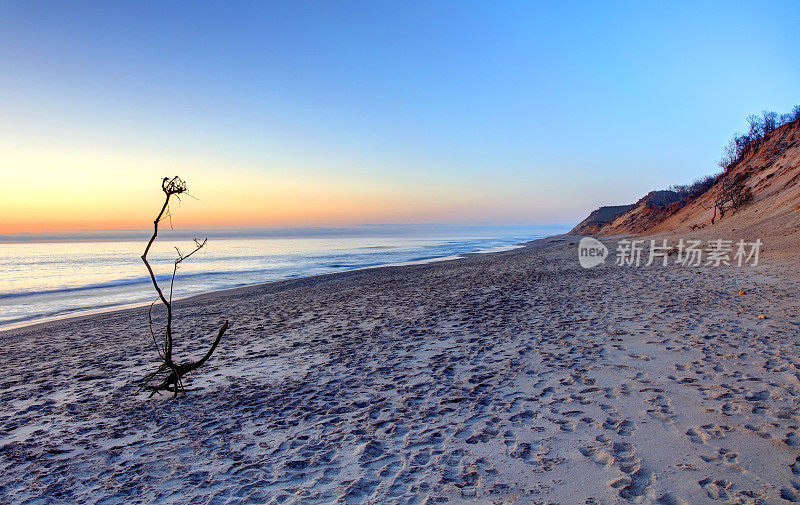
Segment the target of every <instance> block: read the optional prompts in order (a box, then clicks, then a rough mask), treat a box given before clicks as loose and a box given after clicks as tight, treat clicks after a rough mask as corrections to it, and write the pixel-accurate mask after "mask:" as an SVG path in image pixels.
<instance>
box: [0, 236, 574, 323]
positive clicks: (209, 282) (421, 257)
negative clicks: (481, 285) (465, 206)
mask: <svg viewBox="0 0 800 505" xmlns="http://www.w3.org/2000/svg"><path fill="white" fill-rule="evenodd" d="M565 231H566V228H565V227H559V226H553V225H546V226H545V225H530V226H480V227H468V226H453V227H446V226H437V227H424V226H423V227H404V226H394V227H393V226H384V227H362V228H351V229H320V228H308V229H294V230H293V231H291V232H287V231H286V230H279V231H274V230H273V231H269V230H264V231H246V232H244V231H243V232H236V231H228V232H225V233H219V232H216V233H213V234H212V235H211V236H210V237H209V241H208V245H207V246H206V248H205V249H204V250H202V251H201V252H199V253H198V254H196V255H194V256H192V257H191V258H189V259H188V260H186V262H184V263H182V264H181V265H180V268H179V270H178V274H177V276H176V279H175V292H174V298H175V299H180V298H185V297H187V296H192V295H197V294H201V293H207V292H210V291H216V290H220V289H227V288H234V287H240V286H246V285H252V284H261V283H264V282H270V281H277V280H283V279H291V278H298V277H307V276H312V275H319V274H327V273H333V272H341V271H346V270H354V269H359V268H368V267H379V266H385V265H394V264H404V263H414V262H427V261H436V260H441V259H453V258H457V257H458V255H460V254H464V253H469V252H483V251H493V250H497V249H498V248H500V249H502V248H507V247H511V246H513V245H514V244H518V243H520V242H524V241H528V240H532V239H535V238H541V237H544V236H548V235H554V234H557V233H563V232H565ZM134 238H135V239H134ZM147 238H148V237H147V233H146V232H144V233H139V234H134V235H133V236H130V235H126V234H122V235H121V236H116V235H108V236H100V237H99V238H98V236H97V235H93V236H91V237H86V236H75V237H70V238H67V239H63V238H61V239H59V240H51V241H48V239H47V238H46V237H38V238H35V239H33V238H27V240H26V238H25V237H21V238H20V237H15V239H16V240H17V241H16V242H6V243H0V286H2V290H0V330H3V329H9V328H14V327H19V326H24V325H27V324H33V323H37V322H43V321H48V320H53V319H58V318H63V317H69V316H75V315H81V314H88V313H94V312H99V311H105V310H113V309H117V308H123V307H129V306H135V305H141V304H145V303H149V302H151V301H152V300H154V299H155V291H154V290H153V287H152V284H151V282H150V278H149V276H148V274H147V271H146V269H145V267H144V264H143V263H142V260H141V258H140V256H141V254H142V251H143V249H144V246H145V243H146V240H147ZM20 240H21V241H20ZM175 246H177V247H179V248H180V249H181V250H182V251H188V250H191V246H192V241H191V239H189V235H188V234H187V233H185V232H184V233H180V232H174V231H172V230H169V229H167V230H165V231H163V232H162V233H161V234H160V235H159V238H158V240H157V241H156V242H155V244H154V246H153V249H152V250H151V253H150V256H149V258H150V260H151V264H152V265H153V268H154V270H155V271H156V274H157V278H158V279H159V281H161V282H163V283H165V285H167V286H168V284H169V278H170V276H171V272H172V261H174V259H175V256H176V252H175V249H174V247H175Z"/></svg>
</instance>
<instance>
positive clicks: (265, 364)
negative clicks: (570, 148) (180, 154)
mask: <svg viewBox="0 0 800 505" xmlns="http://www.w3.org/2000/svg"><path fill="white" fill-rule="evenodd" d="M576 241H577V238H575V237H555V238H552V239H546V240H542V241H537V242H534V243H531V244H529V245H528V246H527V247H525V248H521V249H516V250H511V251H506V252H500V253H495V254H487V255H475V256H471V257H469V258H466V259H460V260H456V261H449V262H439V263H432V264H428V265H412V266H404V267H392V268H378V269H370V270H363V271H357V272H350V273H343V274H336V275H328V276H321V277H315V278H309V279H303V280H295V281H286V282H280V283H273V284H268V285H262V286H256V287H250V288H244V289H239V290H234V291H227V292H220V293H216V294H212V295H208V296H204V297H199V298H195V299H191V300H187V301H185V302H182V303H180V304H179V307H178V312H177V316H176V317H177V321H178V332H179V335H180V340H179V342H178V344H179V345H178V349H177V350H176V353H177V354H178V355H179V356H184V357H197V356H198V355H199V354H200V353H201V352H202V350H203V349H204V348H205V346H206V345H207V344H208V342H209V341H210V340H211V338H212V337H213V335H214V332H215V330H216V328H217V327H218V325H219V323H220V322H221V320H222V319H223V318H224V317H227V318H228V319H229V320H230V322H231V328H230V330H229V332H228V334H226V336H225V339H224V340H223V342H222V344H221V345H220V348H219V350H218V352H217V353H216V354H215V355H214V357H213V358H212V359H211V361H210V362H209V363H208V364H207V365H206V366H204V367H203V368H202V369H201V370H200V371H199V372H198V373H197V374H196V375H195V376H194V378H193V380H192V381H191V383H190V386H189V387H191V388H192V389H193V390H192V391H190V392H189V393H188V394H187V395H186V396H185V397H180V398H178V399H177V400H173V399H171V398H169V397H160V398H159V397H155V398H152V399H148V398H147V396H146V395H145V394H138V395H137V394H136V387H135V384H134V381H135V380H136V379H138V378H139V377H141V376H142V375H144V373H145V372H146V371H148V370H150V369H152V367H153V366H154V365H153V364H152V363H151V360H152V358H153V355H154V351H153V350H152V343H151V342H150V340H149V339H150V337H149V335H148V333H147V329H146V320H147V319H146V311H145V310H143V309H131V310H126V311H120V312H114V313H108V314H102V315H94V316H91V317H87V318H82V319H74V320H67V321H62V322H57V323H49V324H46V325H40V326H37V327H31V328H27V329H19V330H13V331H8V332H4V333H0V344H2V345H0V367H2V373H0V391H2V409H0V502H2V503H120V504H122V503H125V504H131V503H442V502H451V503H476V504H483V503H487V504H488V503H532V504H549V503H560V504H565V505H566V504H611V503H663V504H684V503H688V504H704V503H709V504H710V503H740V504H749V503H753V504H756V503H770V504H771V503H791V502H792V501H800V433H799V432H798V425H799V424H800V408H798V407H800V338H799V337H798V328H800V317H798V316H797V314H798V310H797V309H798V301H797V300H796V299H795V294H796V285H797V284H796V283H797V276H796V273H795V272H797V270H798V269H797V267H796V266H794V265H793V264H789V263H779V262H773V263H770V262H768V261H766V262H763V263H762V264H761V265H760V266H758V267H750V268H745V269H742V268H738V267H732V268H716V269H715V268H697V269H686V268H682V267H678V266H670V267H667V268H663V267H653V268H639V269H630V268H628V269H624V268H619V267H613V266H610V265H609V266H602V267H597V268H595V269H592V270H583V269H582V268H580V266H579V265H578V262H577V257H576V247H575V245H574V244H575V243H576ZM740 289H743V290H745V291H746V293H747V294H746V295H738V294H737V293H738V291H739V290H740ZM761 315H763V316H765V318H764V319H761V318H759V316H761Z"/></svg>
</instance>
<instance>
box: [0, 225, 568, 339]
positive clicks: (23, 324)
mask: <svg viewBox="0 0 800 505" xmlns="http://www.w3.org/2000/svg"><path fill="white" fill-rule="evenodd" d="M559 236H561V235H550V236H546V237H540V238H535V239H533V240H528V241H524V242H519V243H516V244H511V245H507V246H495V247H492V248H489V249H486V250H476V251H470V252H466V253H461V254H454V255H450V256H442V257H437V258H426V259H422V260H417V261H407V262H399V263H387V264H385V265H371V266H365V267H357V268H352V269H349V270H342V271H339V272H330V273H324V274H314V275H309V276H304V277H292V278H288V279H280V280H275V281H269V282H261V283H256V284H247V285H245V286H237V287H232V288H225V289H215V290H213V291H208V292H206V293H198V294H194V295H190V296H187V297H185V298H176V299H175V305H176V306H179V305H180V303H181V302H184V303H185V302H188V301H191V300H193V299H195V298H204V297H209V296H212V297H213V296H216V295H220V294H226V293H227V294H235V293H236V292H238V291H239V290H247V289H250V288H257V287H259V286H265V285H270V284H276V283H282V282H287V281H296V280H301V279H309V278H313V277H324V276H330V275H342V274H347V273H350V272H357V271H361V270H370V269H374V268H393V267H407V266H415V265H427V264H431V263H439V262H442V261H454V260H458V259H463V258H466V257H469V256H470V255H474V254H481V255H484V254H497V253H503V252H507V251H510V250H514V249H519V248H522V247H526V245H527V244H530V243H532V242H536V241H539V240H545V239H548V238H551V237H559ZM151 303H152V302H134V303H130V304H123V305H120V306H114V307H108V308H98V309H85V310H80V311H78V312H80V313H79V314H72V315H64V316H52V317H46V318H42V319H39V320H30V321H29V320H26V321H19V322H15V323H10V324H7V325H6V324H2V325H0V338H2V336H3V335H4V334H6V333H10V332H18V331H26V330H37V329H42V328H47V327H50V326H52V325H57V324H59V323H62V322H69V321H73V320H75V321H83V320H85V319H90V318H92V317H95V316H101V315H103V314H112V313H116V312H127V311H135V310H137V309H141V308H142V307H147V306H149V305H150V304H151Z"/></svg>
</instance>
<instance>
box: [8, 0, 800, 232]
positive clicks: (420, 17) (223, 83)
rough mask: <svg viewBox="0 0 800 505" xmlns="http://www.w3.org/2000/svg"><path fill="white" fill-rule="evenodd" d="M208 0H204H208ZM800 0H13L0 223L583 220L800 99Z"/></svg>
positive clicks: (24, 227)
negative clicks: (175, 184) (170, 214)
mask: <svg viewBox="0 0 800 505" xmlns="http://www.w3.org/2000/svg"><path fill="white" fill-rule="evenodd" d="M190 6H191V7H190ZM798 27H800V9H798V5H797V3H796V2H793V1H787V2H757V3H756V2H753V3H738V2H702V5H696V2H685V3H683V2H678V3H674V2H653V3H649V4H647V3H643V2H629V3H628V2H625V3H623V2H619V3H617V2H614V3H605V2H602V3H601V2H586V3H579V2H528V1H525V2H489V1H480V2H467V1H454V2H440V1H433V2H406V1H403V2H303V1H287V2H219V3H216V4H212V3H205V4H204V3H199V2H192V3H177V2H174V3H173V2H141V1H136V2H116V1H115V2H35V1H24V2H14V1H5V2H2V3H0V170H2V175H3V177H2V184H0V233H3V232H6V233H19V232H36V233H38V232H42V231H59V230H63V231H76V230H86V229H98V228H144V227H146V226H147V225H146V223H147V222H148V221H150V220H152V214H153V212H154V210H155V208H156V206H157V205H158V201H159V199H160V195H159V179H160V177H161V176H163V175H173V174H180V175H181V176H182V177H184V178H185V179H187V180H188V182H189V186H190V189H191V190H192V193H193V194H194V195H195V196H197V197H198V200H191V199H185V200H184V202H183V204H182V206H181V208H180V209H176V215H177V218H176V219H177V221H178V222H179V223H181V224H184V225H189V226H213V227H218V226H247V227H254V226H303V225H351V224H361V223H418V222H419V223H423V222H427V223H430V222H436V223H447V222H461V223H464V222H492V223H511V222H513V223H535V222H549V223H552V222H561V223H569V222H577V221H578V220H580V219H581V218H582V217H584V215H585V214H586V213H588V211H590V210H592V209H594V208H596V207H598V206H599V205H602V204H621V203H630V202H632V201H635V200H636V199H637V198H639V197H640V196H642V195H643V194H644V193H646V192H647V191H649V190H652V189H659V188H664V187H666V186H668V185H670V184H675V183H682V182H688V181H690V180H691V179H693V178H695V177H697V176H700V175H704V174H708V173H712V172H714V171H716V166H715V162H716V160H717V159H718V158H719V154H720V152H721V149H722V146H723V145H724V144H725V143H726V141H727V139H728V138H729V137H730V136H731V135H732V134H733V133H734V131H735V130H737V129H742V128H744V118H745V116H746V115H747V114H750V113H753V112H758V111H760V110H762V109H772V110H775V111H778V112H786V111H787V110H788V109H790V108H791V107H792V106H794V105H796V104H797V103H800V65H798V64H797V56H798V53H799V52H800V30H798Z"/></svg>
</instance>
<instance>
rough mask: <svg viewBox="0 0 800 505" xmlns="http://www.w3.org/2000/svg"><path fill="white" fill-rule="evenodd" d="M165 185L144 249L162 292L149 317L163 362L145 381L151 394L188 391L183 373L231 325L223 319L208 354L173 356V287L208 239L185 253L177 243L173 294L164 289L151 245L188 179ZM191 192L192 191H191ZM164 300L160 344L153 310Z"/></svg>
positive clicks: (144, 386)
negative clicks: (183, 265)
mask: <svg viewBox="0 0 800 505" xmlns="http://www.w3.org/2000/svg"><path fill="white" fill-rule="evenodd" d="M161 189H162V191H164V205H162V206H161V210H160V211H159V213H158V215H157V216H156V218H155V220H154V221H153V235H152V236H151V237H150V240H149V241H148V242H147V247H145V249H144V253H142V261H143V262H144V264H145V266H146V267H147V272H148V273H149V274H150V280H152V281H153V287H154V288H155V290H156V293H158V299H157V300H155V301H154V302H153V303H152V304H151V305H150V311H149V312H148V319H149V324H150V336H151V337H152V338H153V344H154V345H155V348H156V352H157V353H158V356H159V358H160V360H161V365H160V366H159V367H158V369H157V370H155V371H154V372H152V373H150V374H148V375H146V376H145V377H144V378H143V379H142V382H141V388H140V390H141V389H144V390H147V391H150V396H153V395H154V394H156V393H160V392H161V391H167V392H170V393H172V394H173V397H176V396H178V392H181V393H184V394H185V393H186V389H185V388H184V387H183V377H184V376H185V375H186V374H188V373H189V372H192V371H194V370H197V369H198V368H200V367H201V366H202V365H203V364H204V363H205V362H206V361H208V359H209V358H210V357H211V355H212V354H213V353H214V350H215V349H216V348H217V345H219V342H220V340H222V335H223V334H224V333H225V330H227V329H228V321H227V320H226V321H225V323H223V325H222V327H221V328H220V329H219V332H218V333H217V337H216V339H214V343H213V344H211V348H210V349H209V350H208V352H206V354H205V355H204V356H203V357H202V358H200V359H199V360H197V361H187V362H186V363H176V362H175V360H174V359H173V356H172V343H173V333H172V316H173V308H172V290H173V287H174V285H175V274H176V273H177V272H178V266H179V265H180V264H181V263H182V262H183V261H184V260H185V259H187V258H189V257H190V256H192V255H193V254H195V253H196V252H197V251H199V250H200V249H202V248H203V247H205V245H206V243H207V242H208V239H203V240H202V241H200V240H199V239H195V241H194V245H195V248H194V249H193V250H192V251H191V252H190V253H188V254H184V253H182V252H181V251H180V249H178V248H177V247H176V248H175V250H176V251H177V252H178V257H177V259H176V260H175V262H174V264H173V267H172V278H171V280H170V283H169V294H168V295H165V294H164V291H163V290H162V288H161V286H160V285H159V284H158V281H157V280H156V275H155V273H154V272H153V268H152V267H151V266H150V262H149V261H148V260H147V254H148V253H149V252H150V248H151V247H152V245H153V242H155V240H156V237H158V223H160V222H161V220H162V219H164V218H165V217H170V216H171V214H170V211H169V202H170V199H171V198H172V197H175V198H178V199H180V195H182V194H184V193H186V192H187V189H186V183H185V182H184V181H182V180H181V179H180V178H179V177H177V176H175V177H173V178H172V179H170V178H169V177H164V179H162V181H161ZM187 194H188V193H187ZM159 301H160V302H161V303H162V304H163V305H164V307H165V308H166V310H167V321H166V326H165V328H164V333H163V339H162V342H161V343H160V344H159V341H158V340H159V339H158V338H157V337H156V332H155V330H154V329H153V317H152V311H153V306H154V305H155V304H156V303H158V302H159Z"/></svg>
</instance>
